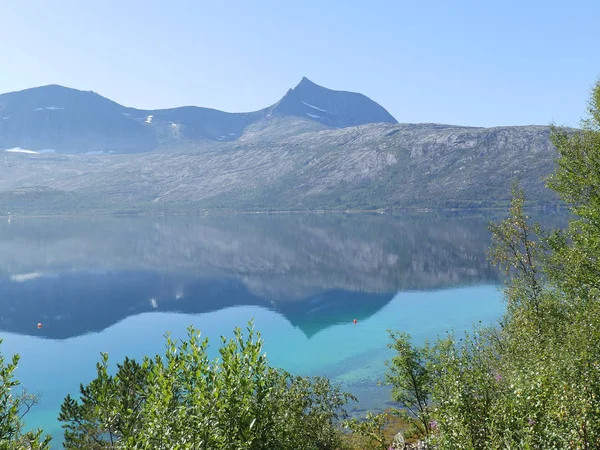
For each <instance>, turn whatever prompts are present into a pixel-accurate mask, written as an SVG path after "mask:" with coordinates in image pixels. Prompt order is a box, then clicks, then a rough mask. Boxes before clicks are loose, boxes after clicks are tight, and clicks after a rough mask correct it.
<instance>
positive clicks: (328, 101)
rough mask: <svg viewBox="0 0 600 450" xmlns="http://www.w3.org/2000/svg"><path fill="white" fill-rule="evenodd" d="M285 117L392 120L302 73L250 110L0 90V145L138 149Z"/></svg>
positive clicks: (338, 122)
mask: <svg viewBox="0 0 600 450" xmlns="http://www.w3.org/2000/svg"><path fill="white" fill-rule="evenodd" d="M311 102H312V103H311ZM313 103H314V104H313ZM315 104H317V105H320V106H315ZM287 117H301V118H302V119H304V120H305V121H307V122H309V123H314V124H315V125H316V126H315V129H322V128H325V127H327V128H343V127H349V126H358V125H364V124H367V123H379V122H387V123H397V122H396V120H395V119H394V118H393V117H392V116H391V115H390V114H389V113H388V112H387V111H386V110H385V109H384V108H382V107H381V106H380V105H378V104H377V103H375V102H373V101H372V100H370V99H369V98H367V97H365V96H364V95H362V94H355V93H352V92H342V91H333V90H330V89H326V88H324V87H321V86H318V85H316V84H315V83H313V82H312V81H310V80H308V79H307V78H303V79H302V81H301V82H300V84H298V86H296V87H295V88H294V89H290V90H289V92H288V93H287V94H286V95H285V96H284V97H283V98H282V99H281V100H280V101H279V102H277V103H276V104H275V105H272V106H270V107H268V108H265V109H263V110H260V111H256V112H252V113H227V112H223V111H218V110H215V109H209V108H200V107H196V106H185V107H180V108H172V109H161V110H138V109H135V108H128V107H125V106H122V105H119V104H118V103H115V102H113V101H111V100H109V99H106V98H104V97H102V96H100V95H98V94H96V93H94V92H89V91H79V90H76V89H69V88H65V87H62V86H56V85H50V86H42V87H38V88H33V89H27V90H24V91H19V92H11V93H7V94H2V95H0V148H4V149H25V150H30V151H42V152H44V151H45V152H48V151H53V152H58V153H74V154H77V153H100V152H105V153H109V152H112V153H138V152H145V151H152V150H155V149H157V148H158V147H159V146H160V145H174V144H178V143H181V142H183V143H186V144H187V145H190V144H193V143H198V142H204V141H205V140H208V141H215V142H218V141H232V140H235V139H237V138H239V137H240V136H242V134H243V133H244V130H246V128H247V127H248V126H249V125H252V124H255V123H258V122H261V121H265V120H268V119H270V118H273V120H274V121H276V119H281V118H287ZM319 125H322V126H319Z"/></svg>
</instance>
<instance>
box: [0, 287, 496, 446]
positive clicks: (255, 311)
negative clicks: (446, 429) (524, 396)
mask: <svg viewBox="0 0 600 450" xmlns="http://www.w3.org/2000/svg"><path fill="white" fill-rule="evenodd" d="M502 310H503V307H502V302H501V295H500V293H499V291H498V289H497V288H496V287H495V286H485V285H484V286H476V287H468V288H460V289H449V290H442V291H434V292H400V293H398V294H397V295H396V296H395V297H394V298H393V299H392V300H391V302H390V303H389V304H387V305H386V306H385V307H383V308H382V309H381V310H379V311H378V312H377V313H375V314H374V315H373V316H371V317H369V318H367V319H365V320H362V321H360V322H358V323H357V324H354V323H352V322H349V323H346V324H338V325H334V326H332V327H329V328H327V329H324V330H322V331H320V332H318V333H316V334H315V335H313V336H311V337H308V336H306V335H305V334H304V333H303V332H302V330H300V329H299V328H297V327H294V326H293V325H292V324H291V323H290V322H289V321H288V320H286V318H285V317H284V316H282V315H280V314H278V313H276V312H274V311H270V310H268V309H263V308H260V307H231V308H227V309H224V310H221V311H216V312H211V313H206V314H199V315H184V314H175V313H144V314H141V315H138V316H134V317H129V318H127V319H125V320H123V321H122V322H119V323H118V324H115V325H113V326H111V327H110V328H107V329H106V330H104V331H102V332H100V333H94V334H87V335H84V336H80V337H75V338H70V339H66V340H62V341H53V340H47V339H42V338H38V337H33V336H20V335H15V334H8V333H0V338H2V339H3V340H4V343H3V346H2V350H3V352H5V354H12V353H19V354H20V355H21V358H22V359H21V364H20V366H19V372H18V376H19V378H20V380H21V381H22V383H23V385H24V386H25V387H27V388H28V389H29V390H30V391H32V392H37V393H40V394H41V396H42V397H41V402H40V404H39V406H38V407H37V408H36V409H34V410H33V412H32V413H30V415H29V416H28V417H27V422H28V425H29V426H32V427H43V428H44V429H45V430H48V431H49V432H50V433H52V434H53V435H55V436H57V437H59V436H60V425H59V424H58V422H57V421H56V417H57V416H58V412H59V407H60V403H61V401H62V399H63V398H64V397H65V395H66V394H67V393H76V391H77V388H78V386H79V383H80V382H86V381H90V380H91V379H92V378H93V376H94V370H95V363H96V362H97V361H98V359H99V354H100V352H108V353H109V355H110V357H111V360H112V361H113V362H115V361H121V360H122V359H123V358H124V357H125V356H130V357H139V358H141V357H143V356H144V355H154V354H156V353H159V352H161V351H162V350H163V347H164V337H163V334H164V332H165V331H168V330H173V335H174V336H175V337H184V334H185V332H184V330H185V327H186V326H188V325H191V324H193V325H195V326H196V327H198V328H199V329H200V330H201V331H202V332H203V334H204V336H208V337H209V339H210V341H211V342H213V343H214V344H216V345H218V342H219V340H218V338H219V336H220V335H222V334H224V335H230V334H231V333H230V330H233V328H234V327H235V326H238V325H243V324H244V323H245V322H246V321H248V320H250V319H254V320H255V324H256V328H257V329H258V330H259V331H260V332H261V333H262V335H263V337H264V339H265V349H266V352H267V356H268V358H269V360H270V362H271V363H272V364H273V365H276V366H278V367H283V368H285V369H287V370H289V371H291V372H294V373H298V374H305V375H317V374H318V375H327V376H330V377H332V378H333V379H334V380H336V381H339V382H341V383H342V384H343V385H344V386H345V388H346V389H347V390H348V391H350V392H353V393H355V394H356V395H357V396H358V397H359V401H360V405H359V407H360V408H361V409H369V408H381V407H382V406H383V404H384V402H386V401H387V400H388V398H387V389H383V388H378V387H377V386H376V383H377V381H378V380H380V379H381V378H382V377H383V373H384V370H385V368H384V361H385V360H386V359H388V358H389V355H390V354H389V352H388V351H387V349H386V345H387V343H388V336H387V333H386V330H388V329H394V330H404V331H408V332H409V333H411V334H412V335H413V337H414V339H415V341H417V342H422V341H424V340H425V339H427V338H428V339H434V338H435V337H436V336H438V335H440V334H443V333H444V332H446V331H448V330H451V329H455V330H456V331H462V330H466V329H470V327H471V325H472V324H473V323H476V322H478V321H482V322H483V323H486V324H487V323H492V322H494V321H495V320H496V319H497V318H498V317H499V316H500V315H501V313H502ZM214 350H216V347H215V349H214ZM372 391H381V392H375V393H373V392H372Z"/></svg>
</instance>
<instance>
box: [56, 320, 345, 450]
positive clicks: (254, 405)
mask: <svg viewBox="0 0 600 450" xmlns="http://www.w3.org/2000/svg"><path fill="white" fill-rule="evenodd" d="M222 344H223V345H222V346H221V348H220V349H219V353H220V358H217V359H214V360H210V359H209V357H208V354H207V350H208V340H207V339H204V340H201V339H200V333H199V332H197V331H196V330H195V329H194V328H189V329H188V339H187V340H185V341H181V342H175V341H173V340H172V339H171V338H170V337H168V338H167V349H166V354H165V355H164V357H162V356H156V357H155V358H153V359H150V358H145V359H144V361H143V362H142V363H137V362H135V361H132V360H129V359H126V360H125V361H124V362H123V364H121V365H119V366H118V370H117V373H116V374H115V375H114V376H113V375H109V373H108V356H107V355H103V357H102V361H101V362H100V363H99V364H98V365H97V378H96V379H95V380H93V381H92V382H91V383H90V384H88V385H87V386H81V398H80V399H78V400H76V399H74V398H72V397H70V396H69V397H67V398H66V399H65V401H64V403H63V405H62V408H61V414H60V417H59V420H60V421H62V422H63V423H64V424H63V427H64V428H65V448H67V449H80V448H86V449H110V448H119V449H121V448H124V449H175V448H176V449H210V450H216V449H240V450H242V449H244V450H246V449H247V450H255V449H256V450H259V449H260V450H262V449H264V450H267V449H281V450H285V449H290V450H291V449H306V450H311V449H321V450H328V449H329V450H333V449H335V448H337V447H338V446H339V444H340V434H339V429H338V427H337V424H338V422H339V421H340V420H342V419H344V418H345V411H344V409H343V407H344V405H345V404H346V403H347V401H348V400H349V399H350V398H351V396H350V395H349V394H345V393H342V392H340V390H339V389H338V388H337V387H334V386H332V385H331V383H330V382H329V381H328V380H326V379H323V378H302V377H296V376H292V375H290V374H289V373H287V372H285V371H282V370H278V369H274V368H272V367H270V366H269V364H268V362H267V358H266V356H265V354H264V353H263V342H262V340H261V338H260V334H258V333H255V331H254V329H253V327H252V326H249V327H248V329H247V336H246V337H245V336H244V335H243V333H242V331H241V330H240V329H236V330H235V336H234V338H232V339H230V340H226V339H225V338H223V342H222Z"/></svg>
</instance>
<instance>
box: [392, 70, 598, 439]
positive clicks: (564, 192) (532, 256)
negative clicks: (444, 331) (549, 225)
mask: <svg viewBox="0 0 600 450" xmlns="http://www.w3.org/2000/svg"><path fill="white" fill-rule="evenodd" d="M552 139H553V142H554V144H555V146H556V148H557V150H558V152H559V156H560V157H559V160H558V165H557V169H556V173H555V174H554V175H553V176H552V177H551V179H550V180H549V186H550V187H551V188H552V189H554V190H555V191H556V192H557V193H558V194H559V195H560V197H561V198H562V199H563V200H564V201H565V202H566V203H567V204H568V205H569V206H570V208H571V211H572V212H573V215H574V218H573V219H572V220H571V221H570V224H569V227H568V229H566V230H555V231H552V232H546V231H543V230H542V229H541V227H540V226H538V225H532V224H530V223H529V218H528V217H527V216H526V214H525V212H524V209H523V205H524V200H525V199H524V196H523V193H522V191H521V190H520V189H518V187H515V190H514V192H513V201H512V206H511V211H510V215H509V217H508V218H507V219H506V220H505V221H503V222H502V223H500V224H497V225H491V231H492V234H493V238H494V246H493V247H492V249H491V257H492V259H493V260H494V261H495V262H496V263H497V264H498V265H499V266H501V267H502V268H503V269H504V270H505V271H506V273H507V274H508V275H509V277H508V282H507V285H506V288H505V297H506V302H507V310H506V314H505V316H504V318H503V320H502V321H501V323H500V325H499V326H498V327H495V328H482V327H475V329H474V331H473V332H472V333H469V334H467V335H465V336H464V337H462V338H460V339H457V337H455V335H453V334H449V335H448V336H447V337H446V338H443V339H438V340H437V341H436V342H435V343H433V344H427V345H425V346H424V347H422V348H415V347H414V346H412V345H411V343H410V339H409V337H408V336H406V335H402V334H393V335H392V339H393V344H392V345H393V347H394V348H395V349H396V353H397V356H396V357H395V358H394V359H393V360H392V362H391V373H392V377H391V378H390V381H391V382H392V383H393V385H394V388H395V389H394V392H395V396H396V399H397V400H399V401H400V402H401V403H403V404H404V405H405V406H406V407H408V408H409V410H410V411H412V412H413V415H414V416H415V417H416V418H417V419H419V422H420V423H422V424H423V431H424V432H425V434H426V435H427V441H428V442H429V444H430V445H433V446H435V448H438V449H440V450H445V449H448V450H450V449H452V450H456V449H468V450H480V449H481V450H492V449H494V450H500V449H544V450H551V449H556V450H558V449H573V450H575V449H600V82H598V83H597V85H596V87H595V89H594V90H593V95H592V100H591V102H590V107H589V118H588V119H587V120H586V121H584V122H583V128H582V131H581V132H580V133H577V134H572V133H566V132H563V131H562V130H560V129H558V128H554V129H553V134H552ZM424 394H426V396H425V397H426V398H427V400H428V402H429V403H424V402H423V400H420V398H422V397H423V395H424ZM415 405H416V406H417V407H416V408H415Z"/></svg>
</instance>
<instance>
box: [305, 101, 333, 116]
mask: <svg viewBox="0 0 600 450" xmlns="http://www.w3.org/2000/svg"><path fill="white" fill-rule="evenodd" d="M301 101H302V103H304V104H305V105H306V106H308V107H309V108H312V109H316V110H317V111H321V112H324V113H327V114H329V111H327V110H326V109H321V108H319V107H318V106H315V105H311V104H310V103H306V102H305V101H304V100H301Z"/></svg>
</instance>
